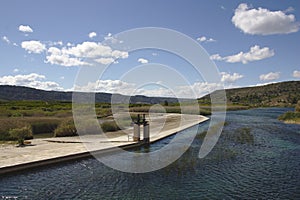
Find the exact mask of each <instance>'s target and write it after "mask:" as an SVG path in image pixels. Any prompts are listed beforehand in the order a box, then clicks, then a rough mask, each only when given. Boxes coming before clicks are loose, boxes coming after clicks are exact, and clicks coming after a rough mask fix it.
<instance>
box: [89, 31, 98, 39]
mask: <svg viewBox="0 0 300 200" xmlns="http://www.w3.org/2000/svg"><path fill="white" fill-rule="evenodd" d="M96 36H97V33H96V32H90V33H89V38H93V37H96Z"/></svg>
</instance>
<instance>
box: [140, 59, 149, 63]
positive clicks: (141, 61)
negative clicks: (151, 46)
mask: <svg viewBox="0 0 300 200" xmlns="http://www.w3.org/2000/svg"><path fill="white" fill-rule="evenodd" d="M138 62H139V63H142V64H146V63H148V60H147V59H145V58H139V59H138Z"/></svg>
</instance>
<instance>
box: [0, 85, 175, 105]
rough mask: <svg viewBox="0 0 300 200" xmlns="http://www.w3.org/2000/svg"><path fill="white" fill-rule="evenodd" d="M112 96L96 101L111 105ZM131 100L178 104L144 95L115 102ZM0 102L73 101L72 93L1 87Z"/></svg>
mask: <svg viewBox="0 0 300 200" xmlns="http://www.w3.org/2000/svg"><path fill="white" fill-rule="evenodd" d="M111 97H112V94H109V93H96V94H95V101H96V102H97V103H110V102H111ZM128 98H130V102H131V103H145V104H156V103H163V102H165V101H167V102H169V103H177V102H178V100H177V99H176V98H167V97H147V96H142V95H136V96H132V97H130V96H126V95H121V94H114V102H117V103H118V102H124V100H125V99H128ZM0 100H2V101H11V100H14V101H18V100H35V101H69V102H70V101H72V92H60V91H45V90H39V89H34V88H29V87H23V86H10V85H0Z"/></svg>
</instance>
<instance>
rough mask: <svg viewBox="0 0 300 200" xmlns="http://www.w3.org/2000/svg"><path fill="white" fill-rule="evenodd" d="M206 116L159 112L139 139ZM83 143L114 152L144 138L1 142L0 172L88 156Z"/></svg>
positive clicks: (153, 138)
mask: <svg viewBox="0 0 300 200" xmlns="http://www.w3.org/2000/svg"><path fill="white" fill-rule="evenodd" d="M163 118H168V119H171V120H168V121H169V122H168V123H166V124H164V128H163V129H162V128H161V127H159V123H158V122H161V121H162V119H163ZM206 120H208V118H207V117H204V116H200V115H183V114H163V115H160V116H159V117H157V118H156V119H152V118H151V124H150V123H147V124H148V125H146V126H144V130H143V132H144V134H143V138H142V139H144V138H145V139H146V141H147V140H149V144H150V143H154V142H156V141H159V140H162V139H164V138H165V137H168V136H170V135H173V134H176V133H178V132H179V131H182V130H184V129H187V128H189V127H192V126H195V125H197V124H199V123H201V122H204V121H206ZM179 122H180V123H179ZM179 124H180V126H179ZM150 125H151V135H150V134H149V135H147V133H150ZM145 127H146V130H145ZM147 129H148V130H147ZM128 131H129V132H131V133H132V131H133V129H132V128H131V129H130V130H128ZM108 134H109V133H108ZM112 134H116V133H112ZM147 136H148V137H147ZM147 138H148V139H147ZM143 141H144V140H143ZM86 143H88V144H92V145H93V147H94V148H92V151H93V152H99V153H100V154H102V153H104V154H107V153H114V151H115V150H116V149H117V148H123V149H130V148H135V147H137V146H141V145H144V142H134V141H128V135H126V134H119V136H116V137H111V138H107V137H103V138H101V137H99V135H85V136H81V137H78V136H77V137H61V138H59V137H58V138H43V139H33V140H31V145H29V146H26V147H22V148H17V147H15V145H8V144H1V145H0V175H1V174H5V173H9V172H14V171H18V170H24V169H28V168H32V167H40V166H45V165H49V164H53V163H60V162H63V161H70V160H75V159H79V158H84V157H88V156H91V154H90V151H88V150H87V148H86V146H85V144H86ZM89 150H91V149H89Z"/></svg>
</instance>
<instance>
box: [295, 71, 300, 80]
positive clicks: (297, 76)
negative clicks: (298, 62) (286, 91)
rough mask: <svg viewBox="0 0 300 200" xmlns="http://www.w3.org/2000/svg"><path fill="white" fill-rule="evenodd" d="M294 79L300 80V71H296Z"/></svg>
mask: <svg viewBox="0 0 300 200" xmlns="http://www.w3.org/2000/svg"><path fill="white" fill-rule="evenodd" d="M293 77H294V78H300V71H297V70H295V71H294V72H293Z"/></svg>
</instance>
